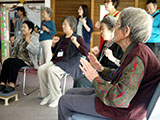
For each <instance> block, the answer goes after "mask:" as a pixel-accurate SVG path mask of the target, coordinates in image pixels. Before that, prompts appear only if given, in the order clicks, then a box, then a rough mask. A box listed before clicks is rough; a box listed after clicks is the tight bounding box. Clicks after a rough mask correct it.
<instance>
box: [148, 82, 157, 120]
mask: <svg viewBox="0 0 160 120" xmlns="http://www.w3.org/2000/svg"><path fill="white" fill-rule="evenodd" d="M159 96H160V82H159V84H158V86H157V88H156V90H155V92H154V94H153V96H152V99H151V101H150V103H149V105H148V108H147V118H146V119H147V120H149V117H150V115H151V113H152V111H153V108H154V107H155V104H156V102H157V100H158V98H159Z"/></svg>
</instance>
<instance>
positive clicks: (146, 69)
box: [58, 7, 160, 120]
mask: <svg viewBox="0 0 160 120" xmlns="http://www.w3.org/2000/svg"><path fill="white" fill-rule="evenodd" d="M137 21H138V22H137ZM151 32H152V18H151V16H150V15H149V14H147V12H146V11H145V10H143V9H141V8H134V7H129V8H125V9H123V11H122V12H121V14H120V16H119V19H118V24H117V26H116V30H115V36H114V42H116V43H117V44H118V45H119V46H121V48H122V50H123V51H124V54H123V56H122V59H121V65H120V67H119V68H118V69H114V70H113V69H110V68H108V67H103V66H102V65H101V64H100V63H99V62H98V61H97V59H96V57H95V56H94V55H93V54H92V53H89V55H88V58H89V60H90V63H91V64H92V65H93V67H92V66H91V65H90V63H89V62H88V61H87V60H85V59H81V60H80V62H81V65H80V68H81V70H82V71H83V73H84V75H85V76H86V77H87V78H88V79H89V80H90V81H91V82H93V84H94V88H79V89H75V88H73V89H70V90H69V91H67V92H66V94H65V95H64V96H62V97H61V98H60V100H59V106H58V119H59V120H68V118H69V117H71V116H72V115H73V114H74V113H82V114H83V113H84V114H87V115H92V116H99V117H103V118H105V119H106V120H111V119H112V120H113V119H114V120H115V119H116V120H143V119H144V118H145V117H146V115H147V107H148V105H149V102H150V100H151V98H152V96H153V93H154V92H155V89H156V87H157V85H158V83H159V82H160V63H159V61H158V59H157V57H156V56H155V54H154V53H153V52H152V50H151V49H150V48H149V47H148V46H146V45H145V44H144V43H145V42H146V41H147V40H148V39H149V38H150V36H151ZM97 71H98V72H101V73H102V74H103V75H104V76H105V77H106V78H108V79H110V81H105V80H103V79H102V78H101V77H100V76H99V74H98V72H97Z"/></svg>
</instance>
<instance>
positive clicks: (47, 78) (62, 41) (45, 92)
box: [38, 16, 88, 107]
mask: <svg viewBox="0 0 160 120" xmlns="http://www.w3.org/2000/svg"><path fill="white" fill-rule="evenodd" d="M76 26H77V20H76V18H75V17H73V16H67V17H65V18H64V19H63V20H62V29H63V32H64V33H65V35H64V36H63V37H61V38H59V37H57V36H56V37H54V38H53V44H52V47H53V53H54V56H53V57H52V59H51V61H50V62H48V63H45V64H44V65H42V66H40V67H39V69H38V78H39V84H40V86H39V87H40V94H41V97H42V98H44V99H43V100H42V101H41V103H40V105H45V104H47V103H49V107H56V106H57V105H58V101H59V98H60V97H61V95H62V93H61V82H60V80H61V79H62V77H63V76H64V75H65V74H66V73H69V74H70V75H71V76H72V77H73V78H76V77H77V76H80V75H82V71H81V70H80V68H79V66H78V65H79V64H80V58H81V57H82V56H87V54H88V49H87V46H86V44H85V42H84V40H83V39H82V37H81V36H78V35H76V34H75V31H76ZM48 88H49V89H48Z"/></svg>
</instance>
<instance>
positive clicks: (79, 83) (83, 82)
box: [74, 16, 123, 87]
mask: <svg viewBox="0 0 160 120" xmlns="http://www.w3.org/2000/svg"><path fill="white" fill-rule="evenodd" d="M116 24H117V19H116V18H115V17H112V16H108V17H106V18H104V19H103V20H102V21H101V28H102V29H101V35H102V36H103V38H104V40H105V42H104V43H103V46H102V49H101V51H100V53H99V52H98V53H97V52H96V48H93V49H91V50H92V51H93V53H94V54H95V55H97V54H98V57H97V59H98V61H99V62H100V63H101V64H102V65H103V66H105V67H109V68H117V67H118V66H119V62H118V63H116V62H117V61H119V60H120V59H121V57H122V54H123V51H122V49H121V47H120V46H119V45H117V44H116V43H114V42H113V41H112V39H113V36H114V30H115V27H116ZM97 49H98V48H97ZM108 52H111V54H109V55H107V56H105V53H108ZM112 53H113V54H112ZM113 56H114V57H113ZM100 76H101V77H103V76H102V75H100ZM103 79H105V80H107V79H106V78H103ZM74 87H93V83H91V82H90V81H89V80H88V79H87V78H86V77H85V75H82V76H80V77H78V78H76V79H75V80H74Z"/></svg>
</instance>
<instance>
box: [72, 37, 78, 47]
mask: <svg viewBox="0 0 160 120" xmlns="http://www.w3.org/2000/svg"><path fill="white" fill-rule="evenodd" d="M71 41H72V43H73V44H75V46H76V47H77V48H78V47H79V46H80V44H79V43H78V41H77V37H75V36H72V37H71Z"/></svg>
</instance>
